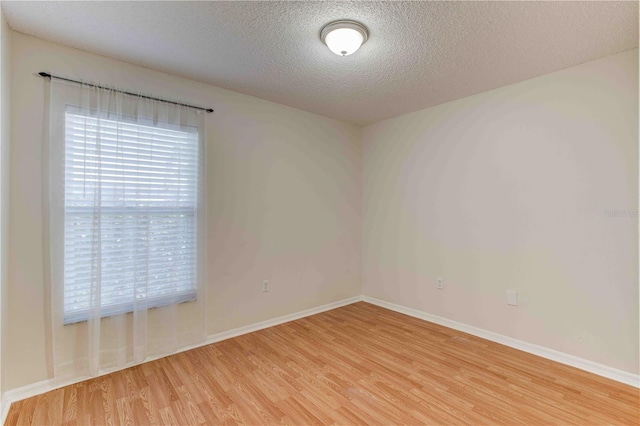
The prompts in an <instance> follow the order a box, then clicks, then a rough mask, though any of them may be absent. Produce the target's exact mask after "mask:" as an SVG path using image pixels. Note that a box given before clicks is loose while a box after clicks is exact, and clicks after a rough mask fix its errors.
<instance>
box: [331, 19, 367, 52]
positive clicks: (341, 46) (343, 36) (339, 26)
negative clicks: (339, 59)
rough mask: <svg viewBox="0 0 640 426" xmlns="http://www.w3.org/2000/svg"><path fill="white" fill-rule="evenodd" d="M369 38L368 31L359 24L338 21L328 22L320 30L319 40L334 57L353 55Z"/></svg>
mask: <svg viewBox="0 0 640 426" xmlns="http://www.w3.org/2000/svg"><path fill="white" fill-rule="evenodd" d="M368 38H369V30H368V29H367V27H365V26H364V25H362V24H361V23H360V22H356V21H349V20H345V19H343V20H340V21H333V22H329V23H328V24H327V25H325V26H324V27H322V30H320V39H321V40H322V42H323V43H324V44H326V45H327V47H328V48H329V49H330V50H331V51H332V52H333V53H335V54H336V55H340V56H348V55H351V54H352V53H354V52H355V51H356V50H358V49H359V48H360V46H362V45H363V44H364V42H365V41H367V39H368Z"/></svg>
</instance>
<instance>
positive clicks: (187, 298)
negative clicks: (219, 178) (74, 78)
mask: <svg viewBox="0 0 640 426" xmlns="http://www.w3.org/2000/svg"><path fill="white" fill-rule="evenodd" d="M70 111H73V112H70ZM68 113H72V114H74V115H84V116H86V117H90V118H93V119H96V118H97V119H106V120H110V121H115V122H117V123H126V124H128V125H134V126H145V127H154V128H158V129H164V130H171V131H176V130H175V129H172V128H169V127H167V128H165V127H162V126H159V125H155V124H156V123H153V120H136V119H134V118H133V117H131V116H127V115H126V114H121V115H119V117H118V118H120V119H116V118H113V117H111V116H112V114H111V113H109V112H105V113H104V117H102V116H101V115H102V114H100V115H98V114H96V113H94V112H93V111H91V110H87V109H83V108H79V107H77V106H75V105H65V106H64V107H63V111H62V114H61V115H62V121H63V123H64V124H63V135H62V137H63V143H62V145H63V146H64V150H65V152H66V150H67V148H68V140H67V136H66V127H67V121H66V120H67V114H68ZM139 121H142V122H139ZM145 121H147V122H145ZM164 124H167V123H164ZM187 127H190V128H192V129H194V132H192V133H193V134H195V135H196V136H195V140H196V141H197V142H196V143H197V155H196V158H195V160H196V164H197V167H198V169H199V168H200V167H202V165H203V161H202V156H203V155H204V152H203V150H202V135H201V134H200V132H202V131H203V129H201V128H199V127H197V126H187ZM185 133H187V132H185ZM61 173H62V176H66V173H67V163H66V161H64V165H63V170H62V171H61ZM202 173H203V171H202V170H198V172H197V173H196V181H195V191H196V192H197V195H196V204H195V206H193V207H176V208H175V209H172V208H169V207H144V213H145V214H148V213H149V211H153V210H155V209H159V210H161V209H168V210H171V211H172V212H176V213H178V214H184V215H187V216H192V217H193V220H194V224H193V226H194V234H195V237H196V238H195V239H194V242H193V244H194V247H193V248H194V264H195V268H196V271H195V272H196V274H195V278H194V281H193V283H192V287H191V288H189V289H188V290H186V291H185V290H181V291H176V292H175V293H171V294H166V295H161V296H154V297H148V296H145V297H143V298H140V299H139V301H134V300H132V301H129V302H125V303H115V304H107V305H101V306H100V318H107V317H113V316H117V315H123V314H129V313H132V312H134V311H135V310H136V305H137V304H138V303H141V304H143V305H144V308H143V309H145V310H146V309H154V308H160V307H164V306H171V305H178V304H181V303H187V302H195V301H197V300H198V287H199V279H200V278H199V273H198V271H199V270H200V268H201V267H202V266H201V265H199V259H200V255H199V253H198V251H199V250H200V248H201V246H202V242H201V241H200V239H201V238H204V237H203V236H201V235H200V233H199V232H198V230H199V224H198V220H199V213H198V212H199V210H200V209H201V208H202V203H203V202H204V200H203V194H201V188H200V182H199V180H200V179H202V177H201V174H202ZM63 180H64V181H63V185H64V186H66V183H67V180H66V178H64V179H63ZM62 207H63V209H64V210H63V211H64V212H63V219H62V220H63V222H66V217H67V209H68V206H67V200H66V196H64V190H63V202H62ZM70 209H74V210H84V209H86V210H87V212H88V214H93V207H86V208H85V207H78V206H71V207H70ZM108 209H109V210H111V211H112V212H113V211H117V210H118V208H117V207H108ZM123 209H131V207H124V208H123ZM138 210H142V209H138ZM65 233H66V224H65V227H64V229H63V232H62V235H63V241H62V248H63V251H64V248H65V247H66V235H65ZM64 271H65V268H64V266H63V268H62V281H63V282H62V305H63V306H62V314H63V325H65V326H66V325H70V324H75V323H80V322H86V321H88V319H89V317H90V313H91V310H92V309H91V308H87V309H77V310H73V311H67V309H66V297H65V289H66V284H67V283H66V280H65V277H64ZM133 288H134V289H135V287H133Z"/></svg>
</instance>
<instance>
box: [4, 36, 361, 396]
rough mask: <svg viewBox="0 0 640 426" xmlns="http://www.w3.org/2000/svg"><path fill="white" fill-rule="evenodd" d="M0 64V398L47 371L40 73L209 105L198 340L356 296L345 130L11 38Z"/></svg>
mask: <svg viewBox="0 0 640 426" xmlns="http://www.w3.org/2000/svg"><path fill="white" fill-rule="evenodd" d="M12 55H13V56H12V71H13V74H12V85H13V88H14V90H13V92H12V99H11V101H12V104H11V108H12V114H13V126H12V129H11V131H12V145H11V149H12V151H11V194H10V196H11V203H10V208H11V211H10V226H11V235H10V241H9V252H10V269H9V300H10V302H11V303H10V305H9V309H8V311H9V312H8V322H9V325H10V327H9V333H8V347H7V351H6V352H7V354H6V356H7V364H8V365H10V366H11V368H10V369H8V371H6V372H5V374H6V383H7V388H8V389H12V388H15V387H19V386H22V385H25V384H29V383H33V382H36V381H39V380H42V379H45V378H47V374H48V372H47V363H46V359H47V357H46V353H45V351H46V348H45V338H46V335H45V330H46V328H45V323H46V318H45V314H44V306H45V303H46V300H45V296H44V289H43V273H44V271H43V266H42V263H43V260H42V224H43V222H42V212H41V208H42V196H43V194H42V191H41V188H42V185H41V179H42V176H41V167H42V160H43V159H42V158H41V141H42V131H43V125H42V123H43V110H44V105H43V102H44V82H43V80H42V79H41V78H40V77H38V76H36V74H37V73H38V72H40V71H49V72H52V73H54V74H60V75H64V76H68V77H75V78H84V79H88V80H93V81H98V82H104V83H110V84H115V85H118V86H120V87H123V88H128V89H134V90H138V91H143V92H148V93H151V94H153V95H156V96H161V97H166V98H170V99H177V100H182V101H187V102H191V103H194V104H199V105H203V106H207V107H209V106H211V107H213V108H215V113H213V114H211V115H209V116H208V118H207V137H208V146H207V149H208V152H207V155H208V157H207V167H208V169H207V174H208V176H207V199H208V210H209V211H208V214H209V217H210V220H209V222H208V224H207V225H208V227H209V229H208V245H209V252H208V259H209V281H210V285H209V306H210V312H209V319H210V323H209V332H210V333H216V332H221V331H225V330H229V329H232V328H236V327H239V326H242V325H247V324H251V323H255V322H257V321H261V320H266V319H270V318H274V317H277V316H281V315H285V314H289V313H293V312H297V311H300V310H303V309H307V308H311V307H315V306H319V305H322V304H326V303H330V302H333V301H337V300H340V299H343V298H347V297H351V296H356V295H358V294H360V293H361V287H360V282H361V280H360V271H361V266H360V259H361V247H360V244H361V219H362V215H361V209H362V200H361V187H362V185H361V153H360V137H361V131H360V128H359V127H356V126H353V125H350V124H345V123H342V122H339V121H336V120H332V119H328V118H325V117H321V116H318V115H315V114H311V113H307V112H303V111H300V110H296V109H293V108H288V107H285V106H281V105H278V104H274V103H271V102H267V101H263V100H260V99H257V98H253V97H250V96H245V95H240V94H237V93H234V92H230V91H226V90H222V89H219V88H216V87H213V86H209V85H204V84H199V83H196V82H193V81H189V80H185V79H181V78H177V77H173V76H170V75H167V74H163V73H160V72H156V71H152V70H149V69H144V68H141V67H137V66H133V65H130V64H126V63H123V62H119V61H116V60H113V59H109V58H105V57H100V56H96V55H92V54H88V53H86V52H82V51H79V50H74V49H71V48H67V47H63V46H60V45H56V44H53V43H49V42H46V41H43V40H40V39H36V38H33V37H29V36H25V35H23V34H19V33H14V34H13V40H12ZM16 88H18V89H16ZM264 279H269V280H271V291H270V292H269V293H262V291H261V287H262V280H264Z"/></svg>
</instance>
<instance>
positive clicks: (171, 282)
mask: <svg viewBox="0 0 640 426" xmlns="http://www.w3.org/2000/svg"><path fill="white" fill-rule="evenodd" d="M191 129H192V131H191ZM198 140H199V139H198V130H197V129H196V128H188V129H187V130H186V131H185V130H184V128H182V129H181V130H172V129H169V126H162V125H158V124H157V123H152V124H148V123H144V124H140V123H135V122H128V121H126V120H120V119H111V118H103V117H101V116H95V115H93V116H92V114H91V113H90V112H87V111H85V110H80V109H77V108H72V107H67V109H66V113H65V178H64V181H65V187H64V197H65V199H64V209H65V213H64V227H65V229H64V322H65V323H72V322H77V321H82V320H86V319H87V317H88V314H89V311H90V310H91V309H93V308H94V307H95V306H96V305H99V306H100V311H101V312H100V313H101V316H109V315H115V314H119V313H123V312H129V311H132V310H134V309H138V308H140V307H142V308H151V307H157V306H162V305H167V304H172V303H180V302H184V301H189V300H195V298H196V288H197V259H198V256H197V254H198V253H197V248H198V244H197V238H198V235H197V229H198V228H197V209H198V203H199V194H198V164H199V160H198V156H199V155H200V153H199V142H198Z"/></svg>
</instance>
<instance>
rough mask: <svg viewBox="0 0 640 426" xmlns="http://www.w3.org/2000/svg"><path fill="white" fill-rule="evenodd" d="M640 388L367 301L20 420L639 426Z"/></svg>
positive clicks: (12, 417)
mask: <svg viewBox="0 0 640 426" xmlns="http://www.w3.org/2000/svg"><path fill="white" fill-rule="evenodd" d="M639 404H640V394H639V390H638V389H636V388H633V387H631V386H627V385H623V384H620V383H617V382H614V381H611V380H608V379H604V378H602V377H599V376H595V375H593V374H589V373H586V372H583V371H581V370H577V369H574V368H571V367H567V366H564V365H561V364H558V363H555V362H552V361H548V360H546V359H543V358H539V357H537V356H534V355H529V354H527V353H524V352H520V351H517V350H515V349H511V348H508V347H506V346H502V345H499V344H496V343H492V342H489V341H486V340H483V339H480V338H476V337H473V336H470V335H468V334H465V333H461V332H458V331H454V330H451V329H448V328H445V327H442V326H439V325H435V324H432V323H429V322H425V321H422V320H419V319H416V318H412V317H408V316H405V315H402V314H398V313H395V312H392V311H389V310H386V309H383V308H380V307H377V306H374V305H370V304H367V303H356V304H353V305H349V306H346V307H343V308H339V309H335V310H332V311H329V312H324V313H321V314H318V315H314V316H311V317H308V318H304V319H300V320H297V321H293V322H290V323H287V324H283V325H279V326H276V327H272V328H269V329H266V330H262V331H258V332H255V333H251V334H248V335H244V336H240V337H236V338H233V339H229V340H226V341H223V342H220V343H216V344H212V345H208V346H204V347H201V348H198V349H193V350H190V351H188V352H183V353H180V354H177V355H172V356H170V357H167V358H163V359H160V360H157V361H153V362H149V363H146V364H143V365H140V366H137V367H133V368H129V369H127V370H123V371H119V372H116V373H112V374H109V375H107V376H102V377H99V378H96V379H92V380H89V381H86V382H82V383H78V384H75V385H71V386H67V387H65V388H62V389H58V390H55V391H52V392H48V393H46V394H43V395H40V396H36V397H33V398H29V399H26V400H23V401H20V402H16V403H14V404H13V405H12V406H11V410H10V412H9V415H8V418H7V421H6V424H7V425H14V424H22V425H28V424H33V425H57V424H65V425H89V424H123V425H125V424H127V425H146V424H178V425H195V424H239V423H242V424H249V425H263V424H294V425H312V424H323V425H330V424H339V425H352V424H381V425H414V424H416V425H417V424H446V425H457V424H473V425H493V424H509V425H512V424H528V425H552V424H562V425H567V424H589V425H595V424H639V423H640V407H639Z"/></svg>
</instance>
